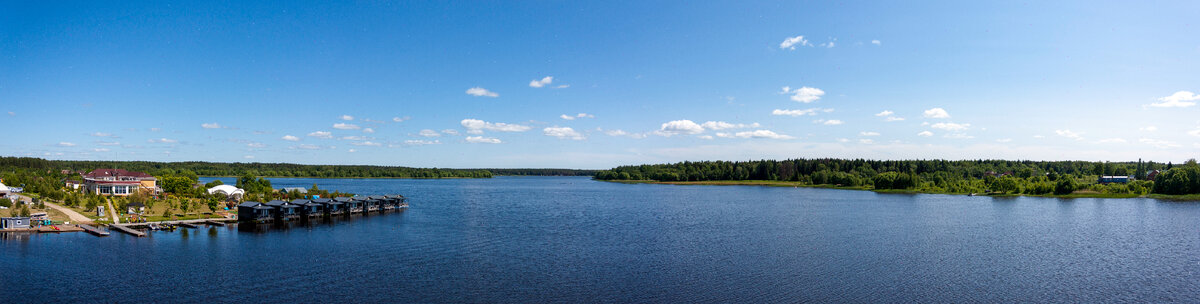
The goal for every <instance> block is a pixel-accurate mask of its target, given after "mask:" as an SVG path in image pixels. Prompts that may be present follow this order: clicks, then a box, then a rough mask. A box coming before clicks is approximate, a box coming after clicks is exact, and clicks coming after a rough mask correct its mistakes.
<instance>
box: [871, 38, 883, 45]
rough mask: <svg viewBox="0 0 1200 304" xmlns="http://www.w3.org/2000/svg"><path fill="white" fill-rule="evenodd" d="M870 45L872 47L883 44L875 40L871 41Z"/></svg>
mask: <svg viewBox="0 0 1200 304" xmlns="http://www.w3.org/2000/svg"><path fill="white" fill-rule="evenodd" d="M871 44H874V45H883V42H879V40H878V39H876V40H871Z"/></svg>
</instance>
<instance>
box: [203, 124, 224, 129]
mask: <svg viewBox="0 0 1200 304" xmlns="http://www.w3.org/2000/svg"><path fill="white" fill-rule="evenodd" d="M200 127H201V128H205V129H220V128H221V124H218V123H215V122H210V123H204V124H200Z"/></svg>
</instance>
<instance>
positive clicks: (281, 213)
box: [264, 200, 300, 221]
mask: <svg viewBox="0 0 1200 304" xmlns="http://www.w3.org/2000/svg"><path fill="white" fill-rule="evenodd" d="M264 205H267V206H268V207H271V208H274V209H275V210H274V211H275V218H276V219H278V220H283V221H286V220H294V219H298V218H300V206H296V205H294V204H292V203H291V202H288V201H281V200H273V201H269V202H267V203H265V204H264Z"/></svg>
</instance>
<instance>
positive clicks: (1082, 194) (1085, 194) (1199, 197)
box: [608, 180, 1200, 201]
mask: <svg viewBox="0 0 1200 304" xmlns="http://www.w3.org/2000/svg"><path fill="white" fill-rule="evenodd" d="M608 182H614V183H622V184H660V185H705V186H765V187H793V188H825V189H844V190H864V191H874V192H878V193H908V194H946V195H967V194H968V193H952V192H932V191H919V190H914V189H903V190H901V189H873V188H870V187H847V186H837V185H810V184H804V183H801V182H787V181H770V180H743V181H695V182H660V181H655V180H611V181H608ZM976 195H979V196H991V197H1018V196H1030V197H1051V198H1154V199H1165V200H1176V201H1200V194H1189V195H1165V194H1150V195H1138V194H1128V193H1099V192H1095V191H1086V190H1081V191H1075V192H1073V193H1071V194H1063V195H1059V194H1043V195H1034V194H1020V193H977V194H976Z"/></svg>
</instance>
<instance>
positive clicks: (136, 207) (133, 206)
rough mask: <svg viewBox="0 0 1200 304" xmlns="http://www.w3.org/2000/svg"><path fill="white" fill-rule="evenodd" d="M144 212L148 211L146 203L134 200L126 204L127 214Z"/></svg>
mask: <svg viewBox="0 0 1200 304" xmlns="http://www.w3.org/2000/svg"><path fill="white" fill-rule="evenodd" d="M142 212H146V204H142V203H139V202H132V203H129V204H128V205H125V214H142Z"/></svg>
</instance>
